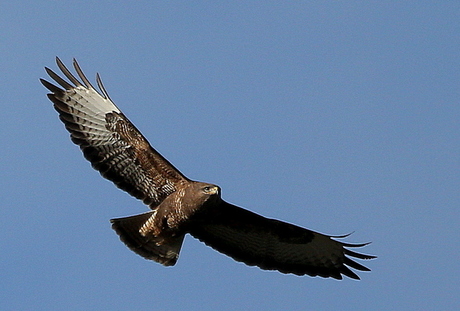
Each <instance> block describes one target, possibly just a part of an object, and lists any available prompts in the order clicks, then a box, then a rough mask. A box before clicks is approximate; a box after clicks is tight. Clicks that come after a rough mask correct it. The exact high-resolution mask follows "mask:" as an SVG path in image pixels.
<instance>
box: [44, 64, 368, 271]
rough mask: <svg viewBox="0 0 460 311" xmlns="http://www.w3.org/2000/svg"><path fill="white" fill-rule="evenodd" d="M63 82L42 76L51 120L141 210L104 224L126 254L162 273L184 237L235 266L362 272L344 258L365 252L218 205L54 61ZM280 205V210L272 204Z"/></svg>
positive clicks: (211, 193)
mask: <svg viewBox="0 0 460 311" xmlns="http://www.w3.org/2000/svg"><path fill="white" fill-rule="evenodd" d="M56 62H57V65H58V67H59V69H60V70H61V71H62V73H63V75H64V76H65V77H66V78H67V79H68V80H65V79H63V78H62V77H61V76H59V75H58V74H56V73H55V72H54V71H52V70H51V69H49V68H45V70H46V72H47V73H48V75H49V76H50V77H51V78H52V79H53V80H54V81H55V83H57V84H58V85H59V86H56V85H54V84H52V83H50V82H48V81H46V80H43V79H40V81H41V83H42V84H43V85H44V86H45V87H46V88H47V89H48V90H49V91H50V92H51V93H49V94H48V98H49V99H50V100H51V101H52V102H53V103H54V108H55V109H56V110H57V112H58V113H59V118H60V119H61V121H62V122H63V123H64V125H65V127H66V129H67V130H68V131H69V132H70V138H71V140H72V141H73V142H74V143H75V144H77V145H78V146H80V149H81V150H82V152H83V154H84V156H85V158H86V159H87V160H88V161H90V162H91V164H92V166H93V168H94V169H96V170H98V171H99V172H100V173H101V175H102V176H103V177H105V178H107V179H109V180H111V181H112V182H113V183H114V184H115V185H116V186H117V187H118V188H120V189H122V190H124V191H126V192H128V193H129V194H131V195H132V196H134V197H136V198H137V199H140V200H142V201H143V202H144V204H146V205H147V206H148V207H149V208H150V211H149V212H146V213H144V214H140V215H135V216H130V217H124V218H116V219H112V220H111V223H112V228H113V229H114V230H115V231H116V233H117V234H118V235H119V236H120V239H121V241H123V242H124V243H125V244H126V245H127V246H128V247H129V248H130V249H131V250H132V251H134V252H135V253H137V254H139V255H140V256H142V257H144V258H147V259H151V260H154V261H157V262H159V263H161V264H163V265H165V266H172V265H174V264H175V263H176V261H177V259H178V257H179V252H180V249H181V246H182V242H183V240H184V237H185V235H186V234H187V233H189V234H191V235H192V236H193V237H195V238H197V239H199V240H200V241H202V242H204V243H205V244H206V245H209V246H211V247H212V248H214V249H216V250H217V251H219V252H221V253H224V254H226V255H228V256H230V257H232V258H233V259H235V260H237V261H241V262H244V263H245V264H247V265H250V266H258V267H260V268H262V269H266V270H278V271H280V272H282V273H293V274H296V275H310V276H321V277H332V278H335V279H342V275H345V276H348V277H350V278H352V279H359V277H358V275H357V274H356V273H355V272H353V271H352V270H351V269H350V268H353V269H355V270H360V271H369V269H368V268H367V267H365V266H363V265H362V264H360V263H358V262H356V261H354V260H353V259H352V258H357V259H372V258H375V256H371V255H364V254H360V253H357V252H354V251H352V250H350V249H349V248H356V247H362V246H365V245H366V244H367V243H364V244H349V243H344V242H340V241H337V240H336V238H344V237H345V236H338V237H331V236H327V235H324V234H321V233H317V232H314V231H311V230H308V229H305V228H302V227H299V226H296V225H293V224H289V223H286V222H282V221H279V220H275V219H269V218H265V217H263V216H260V215H258V214H255V213H253V212H251V211H248V210H246V209H243V208H241V207H238V206H236V205H233V204H230V203H227V202H225V201H224V200H223V199H222V198H221V189H220V187H219V186H217V185H214V184H210V183H205V182H198V181H194V180H191V179H189V178H187V177H186V176H184V175H183V174H182V173H181V172H180V171H179V170H178V169H176V168H175V167H174V166H173V165H172V164H171V163H170V162H169V161H168V160H166V159H165V158H164V157H163V156H162V155H161V154H160V153H158V152H157V151H156V150H155V149H154V148H153V147H152V146H151V145H150V144H149V142H148V141H147V139H146V138H145V137H144V136H143V135H142V134H141V132H140V131H139V130H138V129H137V128H136V127H135V126H134V125H133V124H132V123H131V122H130V121H129V119H128V118H127V117H126V116H125V115H124V114H123V113H122V112H121V110H120V109H119V108H118V107H117V106H116V105H115V104H114V103H113V101H112V100H111V99H110V97H109V95H108V93H107V91H106V89H105V88H104V86H103V84H102V82H101V79H100V77H99V75H96V81H97V85H98V89H96V88H95V87H93V86H92V85H91V83H90V82H89V80H88V79H87V78H86V76H85V75H84V74H83V72H82V70H81V69H80V66H79V65H78V63H77V62H76V61H75V60H74V61H73V65H74V68H75V71H76V73H77V74H78V77H79V79H78V78H76V77H75V76H74V75H73V74H72V73H71V72H70V71H69V70H68V69H67V68H66V67H65V66H64V64H63V63H62V62H61V60H60V59H59V58H56ZM279 204H280V205H282V202H279Z"/></svg>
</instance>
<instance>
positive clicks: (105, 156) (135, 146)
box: [40, 58, 189, 208]
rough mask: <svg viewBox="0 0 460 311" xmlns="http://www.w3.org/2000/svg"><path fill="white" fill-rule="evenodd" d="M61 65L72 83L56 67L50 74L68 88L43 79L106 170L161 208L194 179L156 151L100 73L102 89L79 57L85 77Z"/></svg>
mask: <svg viewBox="0 0 460 311" xmlns="http://www.w3.org/2000/svg"><path fill="white" fill-rule="evenodd" d="M56 62H57V65H58V67H59V69H60V70H61V71H62V73H63V74H64V75H65V77H67V79H69V81H70V82H71V83H69V82H67V81H65V80H64V79H62V78H61V77H60V76H58V75H57V74H56V73H54V72H53V71H52V70H51V69H49V68H45V69H46V72H47V73H48V74H49V76H50V77H51V78H52V79H53V80H54V81H56V82H57V83H58V84H59V85H60V86H61V87H62V88H60V87H58V86H55V85H53V84H51V83H50V82H48V81H45V80H43V79H40V81H41V82H42V84H43V85H44V86H45V87H46V88H47V89H49V90H50V91H51V93H50V94H48V98H49V99H50V100H51V101H52V102H53V103H54V108H55V109H56V110H57V111H58V112H59V117H60V119H61V121H62V122H63V123H64V124H65V127H66V129H67V130H68V131H69V132H70V137H71V139H72V141H73V142H74V143H75V144H77V145H79V146H80V148H81V150H82V151H83V154H84V156H85V158H86V159H87V160H88V161H90V162H91V164H92V166H93V167H94V168H95V169H96V170H98V171H99V172H100V173H101V175H102V176H103V177H105V178H107V179H109V180H111V181H113V182H114V183H115V185H116V186H117V187H119V188H121V189H123V190H125V191H127V192H128V193H130V194H131V195H133V196H134V197H136V198H138V199H140V200H143V202H144V203H145V204H147V205H150V207H151V208H155V207H156V206H157V205H158V204H160V203H161V202H162V201H163V200H164V198H166V197H167V196H168V195H169V194H171V193H172V192H174V191H176V190H177V189H178V187H180V185H181V184H184V183H187V182H189V180H188V179H187V178H186V177H185V176H184V175H182V174H181V173H180V172H179V171H178V170H177V169H176V168H174V166H173V165H172V164H171V163H169V162H168V161H167V160H166V159H165V158H163V157H162V156H161V155H160V154H159V153H158V152H157V151H155V150H154V149H153V148H152V147H151V146H150V144H149V143H148V141H147V140H146V139H145V138H144V136H143V135H142V134H141V133H140V132H139V131H138V130H137V129H136V127H135V126H134V125H133V124H132V123H131V122H130V121H129V120H128V119H127V118H126V117H125V116H124V114H123V113H122V112H121V111H120V109H118V107H117V106H115V104H114V103H113V102H112V100H111V99H110V97H109V95H108V94H107V91H106V90H105V88H104V86H103V84H102V81H101V79H100V77H99V75H97V77H96V78H97V79H96V80H97V85H98V86H99V89H100V91H98V90H96V89H95V88H94V87H93V86H92V85H91V83H90V82H89V80H88V79H87V78H86V77H85V75H84V74H83V72H82V70H81V69H80V67H79V65H78V63H77V62H76V61H75V60H74V62H73V65H74V67H75V70H76V72H77V73H78V76H79V77H80V79H81V81H82V82H80V81H79V80H78V79H77V78H75V76H74V75H73V74H72V73H71V72H70V71H69V70H68V69H67V68H66V67H65V66H64V64H63V63H62V62H61V61H60V59H59V58H56Z"/></svg>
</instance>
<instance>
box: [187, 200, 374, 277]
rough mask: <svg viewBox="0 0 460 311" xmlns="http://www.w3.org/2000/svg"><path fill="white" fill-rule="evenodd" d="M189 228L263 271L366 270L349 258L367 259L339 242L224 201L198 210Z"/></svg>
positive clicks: (337, 273)
mask: <svg viewBox="0 0 460 311" xmlns="http://www.w3.org/2000/svg"><path fill="white" fill-rule="evenodd" d="M195 218H196V220H195V221H196V223H195V224H194V225H192V226H191V227H190V230H189V231H190V233H191V234H192V235H193V236H194V237H196V238H198V239H199V240H201V241H202V242H204V243H205V244H207V245H209V246H211V247H213V248H214V249H216V250H218V251H220V252H222V253H224V254H226V255H228V256H230V257H232V258H233V259H235V260H237V261H242V262H244V263H246V264H248V265H255V266H258V267H260V268H262V269H266V270H278V271H280V272H282V273H293V274H297V275H305V274H307V275H310V276H321V277H333V278H336V279H342V275H346V276H348V277H350V278H353V279H359V277H358V276H357V275H356V273H354V272H353V271H351V270H350V269H349V267H351V268H354V269H357V270H361V271H369V269H368V268H366V267H364V266H362V265H361V264H359V263H357V262H355V261H353V260H351V259H350V258H349V257H347V256H350V257H356V258H359V259H371V258H374V257H373V256H369V255H363V254H358V253H355V252H352V251H350V250H348V249H346V248H344V247H359V246H364V245H365V244H357V245H354V244H344V243H341V242H339V241H335V240H333V239H331V237H329V236H326V235H323V234H320V233H317V232H313V231H310V230H308V229H304V228H301V227H298V226H295V225H292V224H288V223H285V222H282V221H278V220H274V219H268V218H265V217H262V216H260V215H257V214H255V213H253V212H250V211H248V210H245V209H242V208H239V207H236V206H234V205H231V204H228V203H225V202H223V203H222V204H221V205H219V206H215V207H210V208H209V209H207V210H206V212H203V213H200V214H197V216H196V217H195Z"/></svg>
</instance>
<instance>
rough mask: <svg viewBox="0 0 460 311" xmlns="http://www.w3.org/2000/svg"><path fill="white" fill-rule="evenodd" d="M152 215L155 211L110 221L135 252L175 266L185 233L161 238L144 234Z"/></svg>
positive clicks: (153, 215)
mask: <svg viewBox="0 0 460 311" xmlns="http://www.w3.org/2000/svg"><path fill="white" fill-rule="evenodd" d="M151 217H155V211H152V212H148V213H144V214H140V215H135V216H130V217H123V218H116V219H111V220H110V222H111V223H112V229H113V230H115V231H116V232H117V234H118V235H119V236H120V240H121V241H122V242H123V243H125V244H126V246H128V247H129V248H130V249H131V250H132V251H133V252H135V253H136V254H138V255H140V256H142V257H144V258H146V259H150V260H154V261H156V262H159V263H161V264H163V265H165V266H173V265H174V264H175V263H176V261H177V259H178V258H179V252H180V249H181V247H182V242H183V241H184V236H185V235H184V234H182V235H179V236H173V237H168V238H159V237H156V236H154V235H153V234H143V230H142V229H143V226H144V224H145V223H146V222H147V221H149V220H150V219H151Z"/></svg>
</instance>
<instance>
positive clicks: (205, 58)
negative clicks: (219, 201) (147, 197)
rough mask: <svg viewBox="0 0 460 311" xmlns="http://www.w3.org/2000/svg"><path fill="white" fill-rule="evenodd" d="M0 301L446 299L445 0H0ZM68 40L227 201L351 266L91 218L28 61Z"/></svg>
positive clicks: (231, 306)
mask: <svg viewBox="0 0 460 311" xmlns="http://www.w3.org/2000/svg"><path fill="white" fill-rule="evenodd" d="M0 17H1V19H0V27H1V28H0V29H2V31H1V33H2V35H1V36H0V59H1V60H0V71H1V76H2V78H1V83H0V90H1V94H2V95H1V100H0V107H1V111H2V121H1V123H0V127H1V128H0V130H1V135H0V144H1V151H0V152H1V161H0V172H1V179H0V186H1V187H0V189H1V190H0V191H1V193H0V194H1V203H0V205H1V209H0V234H1V239H0V253H1V263H0V280H1V282H0V309H2V310H141V309H142V310H147V309H151V310H165V309H168V310H184V309H188V310H239V309H251V310H263V309H266V310H268V309H271V310H280V309H284V310H302V309H311V310H421V309H424V310H435V309H438V310H454V309H458V308H460V302H459V299H460V298H459V288H460V277H459V275H460V264H459V259H460V251H459V248H460V245H459V244H460V243H459V242H460V229H459V227H460V212H459V207H460V191H459V190H460V160H459V159H460V158H459V156H460V135H459V134H460V123H459V118H460V103H459V98H460V96H459V95H460V57H459V52H460V39H459V34H460V3H459V2H457V1H352V2H345V1H302V2H300V1H293V2H281V1H264V2H256V1H232V2H221V1H194V2H191V1H177V2H166V1H165V2H163V1H137V2H133V1H131V2H127V1H126V2H123V1H15V2H14V1H3V2H2V4H1V5H0ZM55 56H59V57H61V59H62V60H63V61H64V62H65V63H66V64H68V65H70V64H71V60H72V57H76V58H77V59H78V60H79V62H80V64H81V66H82V68H83V70H84V71H85V73H86V74H87V76H88V77H89V78H91V80H92V81H94V76H95V73H96V72H99V73H100V74H101V75H102V78H103V81H104V83H105V86H106V88H107V90H108V92H109V94H110V95H111V97H112V99H114V101H115V102H116V103H117V105H118V106H119V107H120V108H121V109H122V110H123V111H124V113H125V114H126V115H127V116H128V117H129V118H130V119H131V121H132V122H133V123H134V124H136V126H137V127H138V128H139V129H140V130H141V131H142V132H143V133H144V135H145V136H146V137H147V138H148V139H149V141H150V142H151V144H152V145H153V146H154V147H155V148H157V149H158V150H159V152H161V153H162V154H163V155H164V156H165V157H166V158H167V159H169V160H170V161H171V162H172V163H173V164H174V165H175V166H176V167H178V168H179V169H180V170H181V171H182V172H183V173H184V174H186V175H187V176H188V177H190V178H193V179H197V180H201V181H208V182H213V183H216V184H218V185H220V186H221V187H222V188H223V197H224V199H226V200H227V201H229V202H232V203H235V204H238V205H240V206H242V207H245V208H248V209H250V210H253V211H255V212H257V213H259V214H262V215H265V216H268V217H273V218H278V219H282V220H285V221H288V222H292V223H296V224H298V225H301V226H304V227H307V228H310V229H312V230H316V231H319V232H323V233H327V234H345V233H349V232H351V231H355V233H354V234H353V235H352V236H351V237H349V238H348V239H347V241H349V242H366V241H373V244H371V245H370V246H368V247H366V248H365V249H364V250H363V251H364V252H366V253H370V254H375V255H378V256H379V258H378V259H377V260H373V261H368V262H366V265H367V266H369V267H370V268H371V269H372V272H371V273H360V276H361V277H362V280H361V281H359V282H357V281H354V280H350V279H345V280H343V281H335V280H330V279H321V278H310V277H296V276H293V275H283V274H280V273H277V272H267V271H262V270H259V269H257V268H254V267H247V266H245V265H243V264H241V263H236V262H234V261H233V260H232V259H230V258H228V257H226V256H224V255H221V254H220V253H218V252H216V251H214V250H212V249H210V248H208V247H206V246H205V245H204V244H202V243H200V242H198V241H197V240H195V239H193V238H191V237H190V236H188V237H187V238H186V241H185V244H184V247H183V249H182V253H181V258H180V259H179V261H178V263H177V265H176V266H175V267H172V268H165V267H162V266H161V265H159V264H156V263H154V262H150V261H146V260H144V259H142V258H141V257H139V256H137V255H135V254H134V253H132V252H131V251H129V250H128V249H127V248H126V247H125V246H124V245H123V244H122V243H121V242H120V241H119V240H118V237H117V236H116V235H115V233H114V232H113V231H112V230H111V228H110V224H109V219H110V218H114V217H122V216H127V215H132V214H136V213H141V212H144V211H147V208H146V207H145V206H143V205H142V204H141V203H140V202H139V201H136V200H135V199H133V198H132V197H130V196H129V195H127V194H125V193H124V192H122V191H120V190H118V189H116V188H115V187H114V186H113V185H112V184H111V183H110V182H108V181H106V180H104V179H103V178H101V177H100V176H99V174H98V173H97V172H96V171H93V170H92V169H91V168H90V165H89V163H87V162H86V161H85V160H84V159H83V156H82V155H81V153H80V151H79V150H78V148H77V147H76V146H74V145H73V144H72V143H71V142H70V140H69V137H68V136H69V135H68V133H67V132H66V131H65V130H64V127H63V125H62V124H61V123H60V121H59V120H58V118H57V113H56V112H55V111H54V110H53V108H52V105H51V103H50V102H49V101H48V99H47V98H46V96H45V94H46V93H47V91H46V90H45V89H44V88H43V87H42V86H41V85H40V84H39V81H38V78H40V77H46V74H45V72H44V70H43V67H44V66H48V67H51V68H52V69H56V65H55V63H54V57H55Z"/></svg>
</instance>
